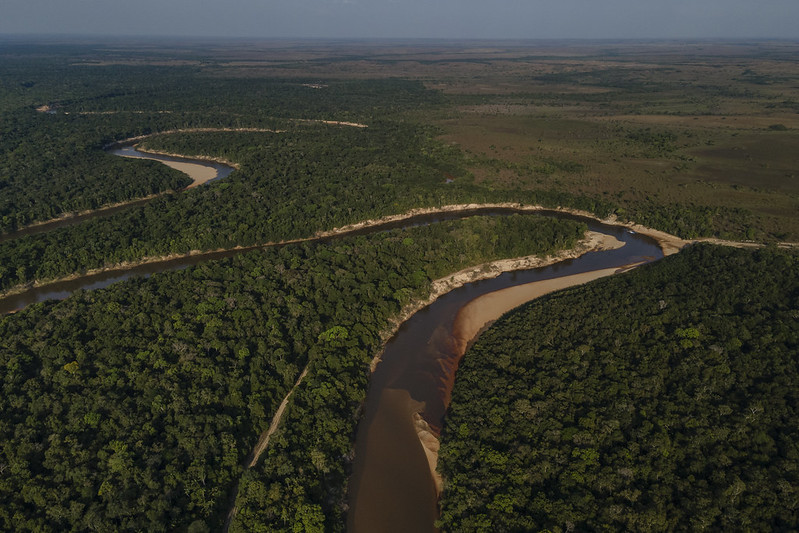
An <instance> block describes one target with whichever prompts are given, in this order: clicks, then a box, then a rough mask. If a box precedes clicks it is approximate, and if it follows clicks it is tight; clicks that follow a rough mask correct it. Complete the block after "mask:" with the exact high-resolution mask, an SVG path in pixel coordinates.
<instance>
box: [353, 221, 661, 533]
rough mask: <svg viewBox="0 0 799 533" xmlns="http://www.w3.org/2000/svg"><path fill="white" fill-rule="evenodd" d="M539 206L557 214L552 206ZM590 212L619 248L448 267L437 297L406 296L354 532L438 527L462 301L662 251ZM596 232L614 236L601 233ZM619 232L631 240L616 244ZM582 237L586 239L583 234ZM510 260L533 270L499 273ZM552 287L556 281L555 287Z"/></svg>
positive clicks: (383, 380) (364, 436) (381, 384)
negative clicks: (444, 433) (438, 472)
mask: <svg viewBox="0 0 799 533" xmlns="http://www.w3.org/2000/svg"><path fill="white" fill-rule="evenodd" d="M514 207H515V206H514ZM535 211H538V210H537V209H536V210H535ZM524 212H529V211H524ZM539 212H541V213H542V214H554V213H553V211H552V210H542V211H539ZM556 216H557V215H556ZM561 216H562V215H561ZM585 221H586V223H587V224H588V226H589V229H590V230H592V231H594V232H596V233H595V234H592V235H589V237H592V239H591V240H592V241H593V245H591V247H592V248H593V247H600V246H601V245H602V244H604V246H601V247H603V248H615V249H610V250H608V251H603V252H598V253H584V254H583V255H581V256H580V257H579V258H572V259H568V258H566V259H563V260H561V261H556V262H554V263H552V264H550V265H549V266H544V267H542V268H529V267H531V266H534V265H543V264H545V263H550V261H546V262H544V261H542V262H540V263H538V262H530V263H528V262H527V261H526V260H529V259H530V258H524V259H525V261H522V260H521V259H517V260H509V261H508V260H506V261H500V262H498V263H499V265H490V266H489V265H483V266H482V267H476V268H471V269H466V270H464V271H463V272H459V273H457V274H453V275H450V276H446V277H445V278H443V279H440V280H437V281H436V282H435V284H434V287H433V293H434V294H433V295H432V296H431V297H430V299H429V300H433V299H435V295H437V294H441V295H440V296H439V297H438V298H437V299H435V301H434V302H433V303H431V304H430V305H428V306H426V307H423V308H421V309H418V308H419V307H420V306H423V305H425V304H426V303H427V301H429V300H426V301H425V302H416V304H415V305H412V306H411V305H409V306H408V308H406V309H404V310H403V311H404V313H403V315H404V316H403V317H401V318H405V316H407V315H409V314H411V313H413V314H412V316H410V317H409V318H408V320H407V321H405V322H404V323H402V324H401V325H399V327H397V324H393V325H392V326H393V327H391V328H389V330H390V331H386V335H387V336H388V335H390V334H391V332H392V331H394V330H396V334H395V335H394V336H393V337H391V338H390V340H389V341H388V342H386V344H385V350H383V353H382V354H381V356H380V357H379V358H376V359H375V361H373V365H372V367H373V369H374V371H373V373H372V376H371V378H370V384H369V391H368V393H367V399H366V401H365V403H364V407H363V416H362V418H361V421H360V422H359V425H358V434H357V438H356V444H355V462H354V464H353V475H352V477H351V480H350V484H349V497H348V501H349V505H350V512H349V515H348V531H350V532H351V533H352V532H354V533H361V532H369V533H371V532H372V531H416V532H420V533H422V532H429V533H432V532H434V531H435V527H434V521H435V519H436V518H437V514H438V509H437V501H438V500H437V494H438V493H439V491H440V490H441V488H442V487H441V483H440V479H436V478H435V477H434V475H433V472H432V471H433V470H434V465H435V463H436V461H437V452H438V450H437V447H438V440H437V438H436V436H437V435H438V433H439V431H440V428H441V425H442V421H443V417H444V413H445V411H446V401H445V400H447V401H448V397H449V392H448V391H447V388H448V387H451V383H452V381H453V376H454V369H455V368H456V367H457V362H458V361H459V360H460V358H461V357H462V354H463V349H464V346H463V344H468V342H467V343H463V342H461V346H460V347H459V346H458V343H457V342H456V341H457V339H454V338H453V335H452V333H453V328H454V326H455V319H456V317H457V315H458V312H459V311H460V310H461V309H462V308H463V307H464V306H466V305H468V304H469V302H471V301H472V300H474V299H475V298H477V297H478V296H482V295H484V294H488V293H492V292H495V291H497V290H500V289H506V288H508V287H513V286H516V285H525V284H527V283H530V282H533V281H545V280H546V281H549V280H553V279H556V278H559V277H563V276H571V275H575V274H578V275H579V274H583V273H586V272H593V271H602V270H605V271H607V273H611V272H617V271H619V270H621V269H623V268H624V266H625V265H629V264H631V263H641V262H648V261H653V260H656V259H658V258H660V257H662V256H663V251H662V250H661V249H660V246H658V244H657V241H655V240H654V239H652V238H650V237H647V236H645V235H642V234H638V233H637V232H633V231H629V230H628V229H625V228H623V227H620V226H608V225H604V224H601V223H598V222H596V221H595V220H593V219H586V220H585ZM600 232H601V233H606V234H609V235H612V236H613V238H609V239H608V238H604V237H603V238H600ZM603 241H604V242H603ZM618 241H623V242H624V243H625V245H624V246H623V247H620V248H619V247H618V246H619V244H620V242H618ZM583 245H584V246H586V247H588V244H587V243H586V242H584V243H583ZM569 255H579V252H578V253H571V254H569ZM549 259H552V258H549ZM502 266H504V268H501V267H502ZM514 266H515V267H517V268H527V269H526V270H516V271H510V272H504V273H501V274H500V273H499V272H500V271H501V270H506V269H507V270H510V269H512V268H513V267H514ZM493 268H496V269H497V270H494V269H493ZM582 277H583V279H588V278H586V277H584V276H582ZM472 280H478V281H474V282H471V281H472ZM555 283H557V282H555ZM550 286H551V287H552V290H555V288H557V287H556V286H555V285H550ZM447 291H449V292H447ZM513 304H515V302H513V303H511V304H509V305H513ZM417 309H418V311H417ZM414 311H416V312H415V313H414ZM378 361H379V364H378ZM375 428H377V429H375ZM398 442H401V443H403V446H402V447H397V445H396V443H398ZM395 448H397V449H395ZM420 465H421V466H420ZM419 468H421V470H418V469H419ZM380 472H383V474H380ZM390 472H401V475H399V474H397V475H392V474H390ZM422 495H423V496H424V498H421V497H420V496H422ZM388 516H392V517H393V518H392V519H391V521H389V520H388V519H386V517H388Z"/></svg>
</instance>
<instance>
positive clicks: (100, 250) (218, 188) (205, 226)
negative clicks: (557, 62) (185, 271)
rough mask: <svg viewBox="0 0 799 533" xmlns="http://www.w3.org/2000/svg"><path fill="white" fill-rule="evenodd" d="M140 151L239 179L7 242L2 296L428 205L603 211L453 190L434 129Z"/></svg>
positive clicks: (191, 138) (281, 136) (569, 200)
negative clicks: (197, 156) (39, 283)
mask: <svg viewBox="0 0 799 533" xmlns="http://www.w3.org/2000/svg"><path fill="white" fill-rule="evenodd" d="M145 145H146V146H147V147H150V148H157V149H162V150H167V151H180V152H185V153H188V154H193V153H206V154H211V155H217V156H221V157H225V158H227V159H231V160H234V161H237V162H239V163H240V164H241V169H240V170H239V171H237V172H234V173H233V174H231V175H230V176H229V177H227V178H225V180H223V181H220V182H214V183H211V184H208V185H206V186H203V187H199V188H197V189H192V190H189V191H186V192H185V193H181V194H178V195H169V196H164V197H159V198H156V199H154V200H153V201H152V202H150V203H148V204H147V205H145V206H142V207H137V208H132V209H130V210H127V211H124V212H121V213H117V214H115V215H112V216H109V217H107V218H96V219H90V220H87V221H84V222H82V223H80V224H78V225H75V226H70V227H66V228H61V229H58V230H55V231H51V232H48V233H44V234H39V235H31V236H25V237H21V238H18V239H14V240H10V241H7V242H4V243H2V244H0V288H5V289H7V288H10V287H14V286H16V285H20V284H22V283H26V282H29V281H32V280H46V279H53V278H57V277H60V276H64V275H68V274H71V273H73V272H80V271H85V270H87V269H90V268H97V267H102V266H103V265H107V264H114V263H118V262H122V261H135V260H137V259H141V258H142V257H146V256H163V255H168V254H175V253H187V252H189V251H191V250H210V249H217V248H231V247H234V246H237V245H249V244H258V243H266V242H274V241H280V240H284V239H291V238H300V237H310V236H312V235H313V234H314V233H315V232H317V231H319V230H326V229H331V228H334V227H337V226H342V225H345V224H349V223H354V222H359V221H361V220H365V219H369V218H375V217H379V216H382V215H387V214H393V213H400V212H405V211H407V210H409V209H412V208H417V207H423V206H437V205H444V204H452V203H462V202H465V201H472V200H475V201H499V200H509V199H515V200H519V199H522V198H524V199H525V200H526V201H527V202H529V203H545V204H548V205H558V204H564V203H566V204H574V205H579V206H582V207H585V208H593V209H596V208H597V206H598V205H600V204H595V203H593V202H591V201H590V200H588V199H578V198H574V197H571V196H570V195H569V194H566V193H563V194H561V193H554V192H553V193H532V192H531V193H527V194H524V195H514V194H510V193H509V192H508V191H493V192H492V191H489V190H486V189H482V188H478V187H475V186H472V185H470V184H469V183H464V184H463V185H458V184H456V183H450V184H447V183H445V179H444V172H448V171H451V170H452V162H451V161H452V159H453V158H454V156H451V157H448V156H447V155H446V154H442V150H441V149H440V148H441V145H440V144H438V143H436V142H435V141H434V139H433V134H432V132H431V131H430V130H429V129H428V128H424V127H421V126H417V125H412V124H404V123H400V122H385V123H375V124H374V125H372V126H370V127H369V128H366V129H360V128H348V127H336V126H328V125H303V126H298V127H296V128H295V129H293V130H291V131H286V132H283V133H234V132H226V133H192V134H181V135H164V136H156V137H154V138H152V139H148V141H147V142H146V143H145ZM126 163H131V164H135V163H138V162H136V161H133V162H127V161H126ZM520 197H521V198H520Z"/></svg>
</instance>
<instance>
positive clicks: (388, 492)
mask: <svg viewBox="0 0 799 533" xmlns="http://www.w3.org/2000/svg"><path fill="white" fill-rule="evenodd" d="M131 150H135V149H134V148H132V147H120V148H118V149H117V151H113V152H112V153H115V154H116V155H122V156H126V157H128V156H130V155H129V154H130V153H131ZM133 157H147V158H151V159H157V160H164V159H176V158H170V157H169V156H160V155H153V154H140V155H133ZM177 159H184V158H177ZM181 162H184V163H185V162H187V161H185V160H184V161H181ZM194 162H195V163H199V164H203V165H216V164H214V163H208V162H206V161H194ZM220 166H224V165H220ZM226 168H227V169H229V171H227V174H229V173H230V171H232V169H231V168H230V167H226ZM227 174H225V173H224V171H222V172H220V174H219V175H218V176H217V177H216V178H217V179H218V178H219V177H223V176H224V175H227ZM513 213H523V214H531V212H530V211H529V210H525V209H520V208H497V207H487V208H470V209H461V210H457V211H448V212H445V213H433V214H422V215H416V216H413V217H409V218H404V219H402V220H395V221H389V222H382V223H377V224H373V225H369V226H368V227H362V228H356V229H351V230H347V231H341V232H339V233H337V234H335V235H326V236H322V237H311V238H308V239H305V240H306V241H313V242H327V241H331V240H334V239H338V238H341V237H344V236H351V235H359V234H370V233H376V232H380V231H389V230H393V229H397V228H403V227H409V226H414V225H422V224H433V223H437V222H440V221H443V220H451V219H460V218H466V217H469V216H475V215H495V216H501V215H509V214H513ZM536 214H540V215H545V216H554V217H560V218H568V219H573V220H579V221H583V222H585V223H586V224H587V225H588V226H589V229H591V230H592V231H596V232H600V233H604V234H608V235H612V236H614V237H615V238H617V239H618V240H620V241H622V242H624V243H625V245H624V246H623V247H622V248H618V249H615V250H609V251H601V252H590V253H587V254H585V255H583V256H581V257H579V258H576V259H569V260H565V261H562V262H559V263H556V264H553V265H551V266H547V267H543V268H535V269H529V270H521V271H515V272H507V273H504V274H502V275H500V276H498V277H496V278H493V279H488V280H484V281H478V282H474V283H469V284H466V285H464V286H462V287H460V288H458V289H455V290H453V291H451V292H449V293H447V294H445V295H443V296H442V297H440V298H439V299H438V300H436V301H435V302H434V303H433V304H431V305H429V306H427V307H425V308H423V309H422V310H420V311H418V312H417V313H415V314H414V315H413V316H412V317H411V318H410V319H408V320H407V321H406V322H405V323H403V324H402V325H401V326H400V328H399V330H398V331H397V333H396V334H395V335H394V337H393V338H392V339H391V340H390V341H389V342H388V344H387V346H386V349H385V351H384V353H383V354H382V357H381V362H380V364H378V365H377V369H376V371H375V372H374V373H373V374H372V376H371V379H370V387H369V392H368V395H367V399H366V402H365V405H364V413H363V418H362V420H361V422H360V424H359V429H358V434H357V440H356V459H355V464H354V473H353V476H352V479H351V483H350V492H349V502H350V512H349V523H348V529H349V531H351V532H356V533H360V532H364V533H366V532H369V533H372V532H394V531H396V532H408V531H414V532H426V531H429V532H433V531H435V527H434V525H433V524H434V521H435V519H436V518H437V514H438V509H437V491H436V487H435V485H434V481H433V477H432V475H431V472H430V467H429V463H428V458H427V456H426V453H425V450H424V448H423V446H422V444H421V442H420V439H419V435H418V433H417V430H418V428H419V427H420V425H421V426H424V427H425V428H428V429H429V430H430V431H431V432H432V433H433V434H435V435H437V434H438V432H439V431H440V428H441V426H442V423H443V418H444V414H445V412H446V408H447V401H448V398H449V393H450V391H451V387H452V383H453V381H454V373H455V369H457V364H458V361H459V359H460V355H459V354H458V353H457V350H456V349H454V344H455V343H454V341H453V338H454V337H453V335H454V333H453V324H454V320H455V317H456V316H457V314H458V311H459V310H460V309H462V308H463V307H464V306H466V305H467V304H468V303H469V302H471V301H472V300H474V299H475V298H478V297H480V296H482V295H485V294H488V293H491V292H494V291H498V290H501V289H506V288H508V287H513V286H519V285H524V284H528V283H532V282H536V281H541V280H546V279H552V278H558V277H561V276H568V275H572V274H578V273H582V272H589V271H594V270H600V269H608V268H614V267H621V266H624V265H629V264H631V263H640V262H649V261H653V260H656V259H659V258H661V257H662V256H663V252H662V250H661V249H660V247H659V245H658V243H657V242H656V241H655V240H654V239H652V238H650V237H647V236H645V235H642V234H636V233H634V232H631V231H629V230H628V229H627V228H624V227H622V226H614V225H608V224H603V223H600V222H597V221H595V220H593V219H590V218H586V217H581V216H578V215H572V214H566V213H562V212H559V211H548V210H539V211H537V212H536ZM89 216H91V215H89ZM48 229H52V228H48ZM282 245H285V244H272V245H261V246H250V247H241V248H236V249H231V250H222V251H213V252H201V253H195V254H192V255H186V256H181V257H175V258H164V259H157V260H154V261H152V262H148V263H143V264H136V265H132V266H121V267H118V268H112V269H108V270H104V271H101V272H97V273H93V274H88V275H82V276H79V277H75V278H74V279H69V280H62V281H57V282H53V283H48V284H44V285H42V286H39V287H31V288H28V289H26V290H25V291H24V292H20V293H19V294H14V295H10V296H6V297H4V298H0V314H5V313H9V312H13V311H15V310H18V309H20V308H23V307H25V306H27V305H30V304H32V303H35V302H41V301H44V300H48V299H63V298H66V297H68V296H69V295H70V294H71V293H72V292H74V291H76V290H80V289H83V290H92V289H98V288H102V287H106V286H108V285H110V284H112V283H115V282H117V281H122V280H125V279H128V278H131V277H135V276H149V275H152V274H156V273H158V272H164V271H169V270H178V269H182V268H186V267H189V266H192V265H195V264H199V263H201V262H205V261H209V260H214V259H223V258H226V257H230V256H233V255H235V254H239V253H243V252H246V251H251V250H254V249H258V248H262V247H264V246H282Z"/></svg>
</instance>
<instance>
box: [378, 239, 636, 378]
mask: <svg viewBox="0 0 799 533" xmlns="http://www.w3.org/2000/svg"><path fill="white" fill-rule="evenodd" d="M622 246H624V243H623V242H621V241H619V240H618V239H616V238H615V237H613V236H611V235H606V234H604V233H598V232H595V231H587V232H586V234H585V237H584V238H583V239H581V240H580V241H578V243H577V245H576V246H575V247H574V248H570V249H568V250H562V251H560V252H558V253H556V254H554V255H548V256H545V257H540V256H537V255H529V256H525V257H517V258H514V259H500V260H497V261H491V262H490V263H483V264H481V265H476V266H473V267H469V268H466V269H463V270H461V271H459V272H455V273H454V274H450V275H448V276H445V277H443V278H439V279H437V280H434V281H433V282H432V283H431V286H430V294H429V296H428V297H427V298H425V299H421V300H417V301H414V302H411V303H409V304H408V305H406V306H405V307H404V308H403V309H402V310H401V311H400V313H399V314H398V315H397V316H396V317H395V318H394V320H392V321H391V323H390V324H389V326H388V327H387V328H386V329H385V330H384V331H383V332H382V334H381V336H382V340H383V347H385V344H386V343H387V342H388V340H389V339H390V338H391V337H393V336H394V334H396V332H397V330H398V329H399V327H400V326H401V325H402V323H403V322H405V321H406V320H408V319H409V318H410V317H411V316H413V315H414V314H416V313H417V312H419V310H421V309H423V308H425V307H427V306H428V305H430V304H432V303H433V302H435V301H436V300H437V299H438V298H440V297H441V296H443V295H445V294H447V293H448V292H451V291H453V290H455V289H457V288H459V287H462V286H464V285H466V284H467V283H474V282H476V281H481V280H486V279H491V278H495V277H497V276H499V275H500V274H502V273H504V272H512V271H514V270H529V269H532V268H541V267H545V266H549V265H552V264H555V263H559V262H561V261H565V260H567V259H576V258H578V257H580V256H582V255H584V254H587V253H588V252H599V251H605V250H616V249H618V248H621V247H622ZM382 352H383V349H381V350H380V353H379V354H378V355H376V356H375V357H374V358H373V359H372V362H371V363H370V365H369V368H370V371H371V372H374V371H375V369H376V368H377V365H378V363H379V362H380V358H381V356H382Z"/></svg>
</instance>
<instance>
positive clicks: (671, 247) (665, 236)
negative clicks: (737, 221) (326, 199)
mask: <svg viewBox="0 0 799 533" xmlns="http://www.w3.org/2000/svg"><path fill="white" fill-rule="evenodd" d="M475 209H515V210H517V211H519V213H531V214H535V213H538V212H541V211H554V212H557V213H566V214H569V215H575V216H579V217H583V218H588V219H591V220H595V221H597V222H601V223H603V224H608V225H612V226H620V227H624V228H628V229H631V230H633V231H635V232H636V233H640V234H642V235H646V236H648V237H651V238H652V239H654V240H656V241H657V242H658V245H659V246H660V248H661V250H663V255H671V254H674V253H677V252H679V251H680V250H681V249H682V248H683V247H684V246H685V245H687V244H690V243H692V242H696V241H687V240H684V239H681V238H679V237H677V236H676V235H672V234H670V233H666V232H665V231H660V230H656V229H652V228H647V227H646V226H642V225H640V224H634V223H632V222H620V221H619V220H618V219H617V218H616V217H615V216H611V217H608V218H604V219H602V218H599V217H597V216H596V215H594V214H592V213H589V212H588V211H581V210H579V209H572V208H567V207H544V206H542V205H525V204H520V203H516V202H498V203H485V204H452V205H444V206H440V207H421V208H417V209H411V210H410V211H406V212H405V213H401V214H398V215H390V216H387V217H381V218H375V219H369V220H364V221H362V222H358V223H355V224H350V225H347V226H342V227H340V228H336V229H333V230H330V231H329V232H322V233H320V234H319V235H320V236H324V235H327V234H330V235H334V234H335V233H336V232H339V231H353V230H357V229H363V228H367V227H369V226H374V225H377V224H383V223H386V222H397V221H400V220H406V219H409V218H412V217H415V216H419V215H434V214H443V213H452V212H458V211H469V210H475ZM723 242H724V241H719V243H723Z"/></svg>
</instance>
